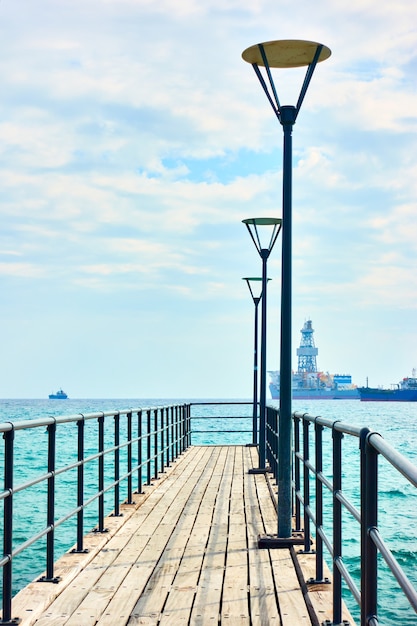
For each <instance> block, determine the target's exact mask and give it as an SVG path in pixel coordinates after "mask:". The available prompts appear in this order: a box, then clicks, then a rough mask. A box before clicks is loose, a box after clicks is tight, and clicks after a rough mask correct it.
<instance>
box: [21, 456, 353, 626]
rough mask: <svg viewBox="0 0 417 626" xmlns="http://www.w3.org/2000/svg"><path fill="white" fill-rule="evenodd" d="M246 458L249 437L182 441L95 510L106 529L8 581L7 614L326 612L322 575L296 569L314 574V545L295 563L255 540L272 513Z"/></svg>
mask: <svg viewBox="0 0 417 626" xmlns="http://www.w3.org/2000/svg"><path fill="white" fill-rule="evenodd" d="M256 466H257V456H256V450H255V449H254V448H251V447H242V446H213V447H191V448H190V449H189V450H187V451H186V452H185V453H184V454H183V455H182V456H181V457H180V458H179V459H177V461H176V462H175V463H174V464H172V466H171V467H169V468H167V470H166V472H165V473H164V474H163V475H162V476H161V477H160V478H159V479H158V480H155V481H154V484H153V485H151V486H149V487H145V493H144V494H141V495H136V503H135V504H134V505H126V504H125V505H123V506H122V507H121V510H122V513H123V517H108V518H106V527H107V528H108V532H107V533H105V534H96V533H89V534H88V535H87V536H86V547H87V548H88V549H89V552H88V553H87V554H71V553H70V552H68V553H67V554H66V555H64V556H63V557H62V558H61V559H60V560H59V561H58V562H57V564H56V571H55V574H56V575H57V576H61V581H60V582H59V583H58V584H53V583H38V582H33V583H31V584H30V585H28V587H26V588H25V589H23V590H22V591H21V592H19V593H18V594H17V596H16V597H15V598H14V600H13V616H16V617H19V618H21V620H22V621H21V624H22V626H31V625H33V624H36V626H52V625H54V626H64V625H66V626H90V625H91V626H92V625H96V624H97V625H100V626H105V625H106V626H114V625H115V624H117V625H118V626H119V625H129V626H133V625H138V624H148V625H151V624H155V625H156V624H158V625H159V624H161V625H172V626H177V625H181V624H191V625H193V626H194V625H195V626H197V625H202V626H206V625H212V624H216V625H217V624H224V625H226V624H230V625H231V626H235V625H253V626H258V625H259V626H266V625H272V626H274V625H276V626H303V625H314V626H318V625H319V624H321V623H322V622H323V621H325V620H326V619H327V620H329V621H330V622H331V621H332V613H331V601H332V591H331V585H315V586H314V588H313V590H307V587H306V585H305V583H304V580H303V577H302V576H301V580H300V578H299V576H298V575H297V571H298V572H299V573H300V571H301V568H304V569H305V570H306V572H307V576H311V575H314V556H313V555H303V557H302V559H301V565H300V567H297V568H296V567H295V563H297V549H294V548H280V549H275V550H268V549H259V548H258V546H257V537H258V535H259V534H265V533H266V534H274V533H275V532H276V525H277V519H276V511H275V507H274V504H273V501H272V498H271V491H270V487H269V486H268V482H267V477H265V475H263V474H249V473H248V470H249V469H250V468H252V467H256ZM326 575H328V576H329V577H330V573H329V572H326ZM344 619H347V620H349V621H350V624H353V621H352V618H351V616H349V615H348V613H347V612H346V615H344Z"/></svg>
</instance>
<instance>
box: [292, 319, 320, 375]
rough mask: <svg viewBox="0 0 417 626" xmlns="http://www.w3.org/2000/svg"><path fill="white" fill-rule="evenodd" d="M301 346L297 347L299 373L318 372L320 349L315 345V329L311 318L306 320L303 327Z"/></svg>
mask: <svg viewBox="0 0 417 626" xmlns="http://www.w3.org/2000/svg"><path fill="white" fill-rule="evenodd" d="M300 332H301V342H300V347H299V348H297V356H298V373H299V374H305V373H310V372H317V359H316V357H317V354H318V349H317V348H316V347H315V345H314V337H313V335H314V330H313V326H312V322H311V320H307V321H306V322H304V326H303V327H302V329H301V331H300Z"/></svg>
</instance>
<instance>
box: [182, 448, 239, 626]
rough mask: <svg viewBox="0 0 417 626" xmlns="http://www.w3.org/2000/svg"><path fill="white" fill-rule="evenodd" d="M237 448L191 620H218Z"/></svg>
mask: <svg viewBox="0 0 417 626" xmlns="http://www.w3.org/2000/svg"><path fill="white" fill-rule="evenodd" d="M234 453H235V451H234V449H233V448H228V450H227V458H226V463H225V465H224V469H223V472H222V479H221V483H220V487H219V491H218V495H217V498H216V502H215V505H214V511H213V518H212V523H211V528H210V535H209V539H208V542H207V546H206V551H205V554H204V558H203V564H202V570H201V575H200V579H199V583H198V587H197V590H196V594H195V599H194V604H193V607H192V611H191V619H190V624H193V626H205V625H207V624H217V623H218V619H219V615H220V604H221V598H222V590H223V579H224V569H225V558H226V546H227V539H228V528H229V499H230V491H231V486H232V476H233V465H234Z"/></svg>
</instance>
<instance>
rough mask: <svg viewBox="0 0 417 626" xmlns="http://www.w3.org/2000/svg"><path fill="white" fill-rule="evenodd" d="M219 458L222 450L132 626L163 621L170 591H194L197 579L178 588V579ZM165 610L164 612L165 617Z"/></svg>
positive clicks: (209, 465) (188, 507)
mask: <svg viewBox="0 0 417 626" xmlns="http://www.w3.org/2000/svg"><path fill="white" fill-rule="evenodd" d="M218 457H219V449H218V448H217V449H211V457H210V459H209V460H208V463H207V464H206V466H205V468H204V471H203V472H202V474H201V475H200V477H199V480H198V481H197V483H196V486H195V488H194V489H193V490H192V492H191V493H190V496H189V498H188V500H187V502H186V503H185V505H184V507H183V510H182V514H181V519H180V523H179V524H177V526H176V528H175V529H174V532H173V534H172V536H171V539H170V542H169V543H168V544H167V549H166V550H164V553H163V554H162V555H161V558H160V561H159V563H158V565H157V567H156V568H155V571H154V572H153V574H152V576H151V578H150V579H149V581H148V584H147V585H146V587H145V589H144V591H143V593H142V594H141V596H140V598H139V599H138V601H137V603H136V604H135V606H134V608H133V610H132V615H131V618H130V621H129V624H135V623H141V624H144V623H153V621H154V618H155V614H158V615H160V616H161V619H164V615H165V614H166V611H167V606H169V598H170V597H171V596H172V593H171V594H170V590H171V589H173V588H174V589H175V590H176V591H178V590H187V588H188V587H189V586H190V584H191V586H192V587H194V586H195V584H196V582H197V579H196V580H195V581H193V583H189V582H188V583H184V582H183V583H182V586H178V582H177V578H178V575H179V574H178V573H179V571H180V570H181V568H184V563H187V562H188V561H189V560H190V554H187V546H188V545H189V543H190V537H192V535H193V529H194V527H195V523H196V519H197V518H198V513H199V510H200V507H201V502H202V500H203V498H204V496H205V494H206V492H207V489H208V486H209V484H210V481H211V479H212V477H213V471H214V468H215V466H216V463H217V462H218ZM216 480H217V482H218V478H216ZM206 532H208V531H206ZM203 539H204V538H203ZM204 546H205V540H204V542H203V543H202V544H201V541H200V542H199V544H198V550H202V551H204ZM198 571H199V568H198ZM179 595H182V594H178V593H174V596H175V597H177V596H179ZM191 604H192V600H190V601H189V604H188V614H187V620H188V616H189V613H190V607H191ZM162 609H163V611H164V612H163V615H162Z"/></svg>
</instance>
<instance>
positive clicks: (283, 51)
mask: <svg viewBox="0 0 417 626" xmlns="http://www.w3.org/2000/svg"><path fill="white" fill-rule="evenodd" d="M330 55H331V51H330V49H329V48H327V47H326V46H324V45H323V44H320V43H316V42H313V41H301V40H293V39H290V40H281V41H268V42H266V43H260V44H256V45H254V46H251V47H250V48H247V49H246V50H244V51H243V53H242V57H243V59H244V60H245V61H247V62H248V63H250V64H251V65H252V67H253V69H254V70H255V73H256V75H257V77H258V79H259V82H260V83H261V86H262V88H263V90H264V92H265V94H266V96H267V98H268V101H269V103H270V105H271V106H272V109H273V111H274V113H275V115H276V116H277V118H278V121H279V123H280V124H281V126H282V128H283V132H284V142H283V173H282V178H283V183H282V266H281V272H282V280H281V349H280V393H279V443H278V537H279V538H284V537H288V538H289V537H291V534H292V532H291V514H292V511H291V426H292V424H291V400H292V368H291V333H292V328H291V308H292V302H291V300H292V286H291V282H292V267H291V265H292V258H291V257H292V130H293V126H294V124H295V121H296V119H297V116H298V113H299V111H300V108H301V105H302V103H303V100H304V96H305V94H306V92H307V89H308V86H309V84H310V80H311V78H312V76H313V72H314V70H315V67H316V65H317V63H319V62H321V61H324V60H326V59H327V58H329V56H330ZM303 66H304V67H305V66H307V71H306V74H305V78H304V82H303V84H302V87H301V91H300V95H299V97H298V101H297V104H296V106H293V105H281V103H280V101H279V98H278V93H277V90H276V88H275V84H274V81H273V78H272V73H271V68H295V67H303ZM260 67H263V68H264V73H262V72H261V70H260V69H259V68H260ZM264 74H266V76H265V77H264ZM268 83H269V86H268Z"/></svg>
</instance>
